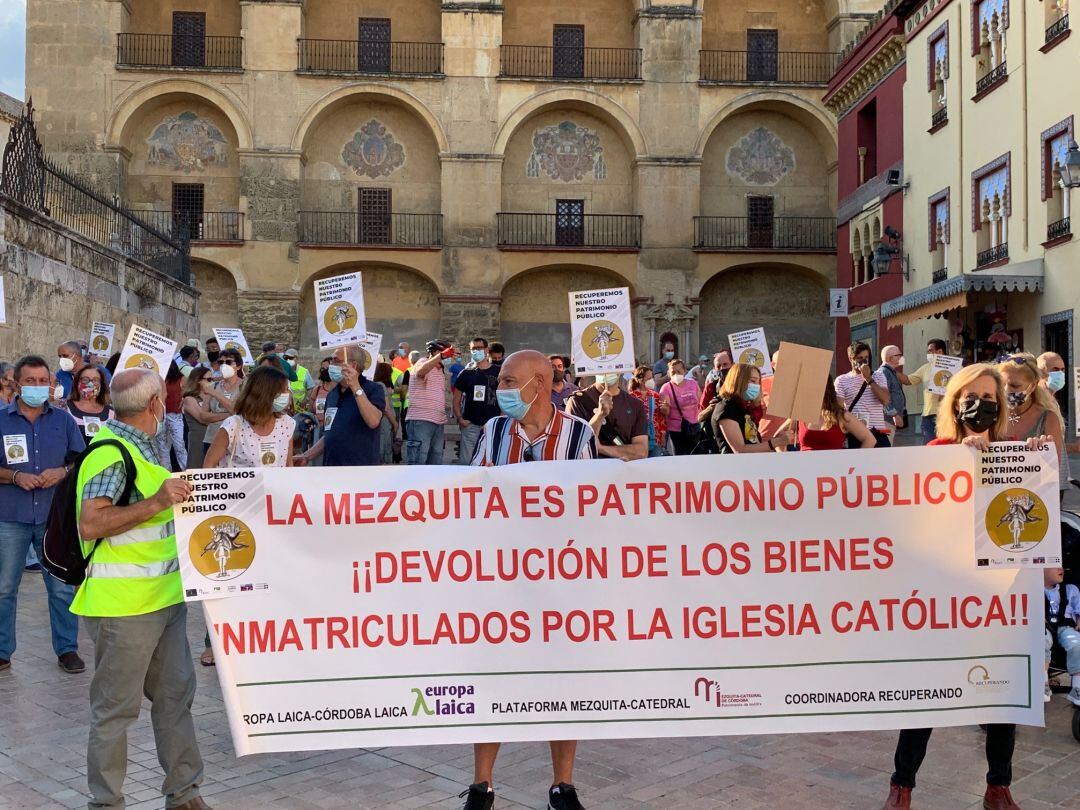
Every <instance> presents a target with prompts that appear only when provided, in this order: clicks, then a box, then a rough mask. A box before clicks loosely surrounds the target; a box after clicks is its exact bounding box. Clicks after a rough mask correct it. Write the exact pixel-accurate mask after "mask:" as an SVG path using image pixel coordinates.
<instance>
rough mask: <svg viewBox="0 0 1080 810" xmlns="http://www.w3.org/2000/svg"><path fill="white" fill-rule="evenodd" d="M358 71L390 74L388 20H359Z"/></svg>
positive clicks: (364, 18)
mask: <svg viewBox="0 0 1080 810" xmlns="http://www.w3.org/2000/svg"><path fill="white" fill-rule="evenodd" d="M360 71H361V72H363V73H389V72H390V20H386V19H383V18H381V17H361V18H360Z"/></svg>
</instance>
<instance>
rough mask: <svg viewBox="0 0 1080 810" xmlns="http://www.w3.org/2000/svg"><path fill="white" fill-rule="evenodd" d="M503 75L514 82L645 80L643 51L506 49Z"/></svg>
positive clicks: (548, 47) (502, 51) (543, 47)
mask: <svg viewBox="0 0 1080 810" xmlns="http://www.w3.org/2000/svg"><path fill="white" fill-rule="evenodd" d="M499 53H500V59H501V67H500V69H499V75H500V76H504V77H507V78H514V79H566V80H572V79H622V80H632V79H640V78H641V49H640V48H579V47H576V46H562V45H560V46H551V45H503V46H501V48H500V49H499Z"/></svg>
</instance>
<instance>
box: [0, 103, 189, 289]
mask: <svg viewBox="0 0 1080 810" xmlns="http://www.w3.org/2000/svg"><path fill="white" fill-rule="evenodd" d="M0 193H2V194H4V195H6V196H8V197H10V198H11V199H13V200H14V201H15V202H17V203H20V204H21V205H24V206H26V207H27V208H30V209H33V210H34V211H38V212H40V213H42V214H44V215H45V216H48V217H51V218H52V219H53V220H55V221H56V222H59V223H60V224H62V225H64V226H65V227H68V228H70V229H72V230H73V231H77V232H78V233H81V234H82V235H83V236H85V237H87V238H89V239H91V240H93V241H95V242H97V243H98V244H101V245H104V246H107V247H109V248H111V249H113V250H116V251H118V252H120V253H123V254H125V255H126V256H128V257H130V258H132V259H134V260H135V261H139V262H142V263H144V264H147V265H150V266H151V267H154V268H156V269H157V270H159V271H161V272H162V273H165V274H166V275H169V276H171V277H172V278H174V279H176V280H177V281H180V282H182V283H184V284H190V283H191V262H190V256H189V253H188V243H187V239H186V238H185V237H184V235H183V234H180V235H179V236H174V235H172V234H171V233H170V232H168V231H167V230H164V229H160V228H156V227H154V226H153V225H152V224H150V223H148V222H146V221H144V220H142V219H141V218H139V217H138V216H137V215H136V214H134V213H133V212H131V211H129V210H128V209H127V208H124V207H123V206H121V205H120V204H119V203H117V202H116V201H115V200H109V199H107V198H106V197H105V196H104V195H102V194H100V193H99V192H97V191H95V190H94V189H92V188H90V186H88V185H86V184H85V183H84V182H83V181H82V180H80V179H79V178H77V177H76V176H74V175H73V174H70V173H69V172H67V171H65V170H64V169H61V168H59V167H58V166H54V165H53V164H52V163H50V162H49V159H48V158H47V157H46V156H45V154H44V151H43V150H42V148H41V142H40V141H39V140H38V138H37V131H36V129H35V127H34V111H33V101H30V102H28V103H27V105H26V110H25V111H24V112H23V114H22V116H21V117H20V118H19V119H18V120H17V121H16V122H15V125H14V126H13V127H12V129H11V133H10V135H9V136H8V142H7V146H5V147H4V165H3V175H2V176H0Z"/></svg>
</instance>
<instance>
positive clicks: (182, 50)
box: [172, 11, 206, 67]
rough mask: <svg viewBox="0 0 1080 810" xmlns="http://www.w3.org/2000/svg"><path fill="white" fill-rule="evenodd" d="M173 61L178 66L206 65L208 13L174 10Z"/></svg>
mask: <svg viewBox="0 0 1080 810" xmlns="http://www.w3.org/2000/svg"><path fill="white" fill-rule="evenodd" d="M172 63H173V65H175V66H176V67H203V66H205V65H206V14H204V13H203V12H201V11H174V12H173V15H172Z"/></svg>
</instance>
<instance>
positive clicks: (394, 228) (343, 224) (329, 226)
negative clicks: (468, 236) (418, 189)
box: [300, 211, 442, 247]
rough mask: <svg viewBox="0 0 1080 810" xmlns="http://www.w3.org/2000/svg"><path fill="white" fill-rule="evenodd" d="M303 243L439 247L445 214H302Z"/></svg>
mask: <svg viewBox="0 0 1080 810" xmlns="http://www.w3.org/2000/svg"><path fill="white" fill-rule="evenodd" d="M300 242H301V243H303V244H309V245H360V246H372V247H439V246H440V245H442V214H397V213H385V214H379V213H376V214H360V213H358V212H356V211H301V212H300Z"/></svg>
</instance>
